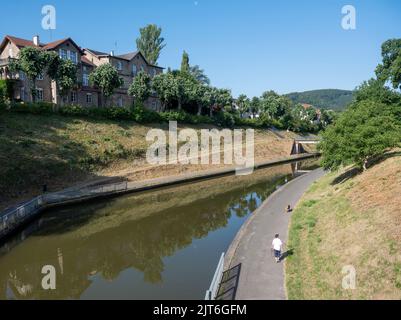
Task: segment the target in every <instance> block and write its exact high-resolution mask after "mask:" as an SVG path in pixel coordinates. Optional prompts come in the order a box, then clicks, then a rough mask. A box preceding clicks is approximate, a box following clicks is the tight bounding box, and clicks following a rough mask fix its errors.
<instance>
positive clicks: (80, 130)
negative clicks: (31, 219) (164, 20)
mask: <svg viewBox="0 0 401 320" xmlns="http://www.w3.org/2000/svg"><path fill="white" fill-rule="evenodd" d="M185 127H189V128H194V129H196V130H199V129H201V128H208V129H211V128H213V126H211V125H203V126H201V125H196V126H195V125H192V126H190V125H187V126H185ZM151 128H161V129H163V130H168V124H152V125H140V124H137V123H135V122H133V121H112V120H100V119H89V118H74V117H66V116H59V115H33V114H19V113H8V112H5V113H1V114H0V177H1V179H0V210H1V209H4V208H5V207H7V206H9V205H12V204H15V203H17V202H19V201H23V200H25V199H29V198H30V197H32V196H34V195H37V194H39V193H41V191H42V186H43V185H44V184H47V186H48V190H49V191H55V190H61V189H63V188H65V187H70V186H75V185H77V184H81V185H82V184H86V183H94V182H101V181H109V180H108V179H109V178H110V177H116V176H118V177H124V178H128V179H129V180H136V181H137V180H145V179H149V178H155V177H160V176H168V175H177V174H180V173H184V172H189V171H198V170H205V169H210V168H211V167H210V166H209V165H165V166H152V165H149V164H147V162H146V159H145V155H146V149H147V147H148V145H149V143H148V142H146V139H145V137H146V134H147V132H148V130H149V129H151ZM179 128H180V129H182V128H183V126H180V127H179ZM280 135H282V137H279V136H278V135H276V134H275V133H273V132H271V131H268V130H255V158H256V159H255V160H256V161H260V160H271V159H275V158H279V157H284V156H287V155H289V153H290V149H291V145H292V138H293V137H294V136H295V135H294V134H293V133H291V132H288V133H287V132H281V133H280ZM213 168H215V167H213Z"/></svg>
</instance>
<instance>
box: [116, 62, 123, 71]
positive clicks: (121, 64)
mask: <svg viewBox="0 0 401 320" xmlns="http://www.w3.org/2000/svg"><path fill="white" fill-rule="evenodd" d="M122 69H123V63H122V62H121V61H117V70H118V71H121V70H122Z"/></svg>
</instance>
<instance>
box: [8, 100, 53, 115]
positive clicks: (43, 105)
mask: <svg viewBox="0 0 401 320" xmlns="http://www.w3.org/2000/svg"><path fill="white" fill-rule="evenodd" d="M54 109H55V105H53V104H52V103H49V102H36V103H14V104H12V105H11V110H13V111H16V112H22V113H33V114H51V113H54Z"/></svg>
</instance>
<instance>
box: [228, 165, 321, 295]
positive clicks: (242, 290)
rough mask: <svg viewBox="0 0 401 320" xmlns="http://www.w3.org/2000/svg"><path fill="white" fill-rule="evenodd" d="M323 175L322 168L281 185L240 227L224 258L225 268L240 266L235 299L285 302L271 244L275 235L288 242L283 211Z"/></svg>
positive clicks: (281, 273)
mask: <svg viewBox="0 0 401 320" xmlns="http://www.w3.org/2000/svg"><path fill="white" fill-rule="evenodd" d="M323 174H324V172H323V170H322V169H316V170H314V171H312V172H309V173H307V174H304V175H302V176H300V177H298V178H296V179H294V180H292V181H290V182H289V183H288V184H286V185H284V186H282V187H281V188H280V189H278V190H277V191H276V192H274V193H273V194H272V195H271V196H270V197H269V198H268V199H267V200H266V201H265V202H264V203H263V204H262V205H261V206H260V207H259V208H258V209H257V210H256V211H255V212H254V213H253V214H252V216H251V217H250V218H249V220H248V221H247V222H246V223H245V224H244V225H243V227H242V228H241V230H240V231H239V233H238V234H237V236H236V237H235V239H234V241H233V243H232V244H231V246H230V248H229V250H228V251H227V255H226V264H227V265H226V266H225V268H226V269H228V267H234V266H236V265H238V264H239V263H241V273H240V277H239V282H238V287H237V293H236V297H235V299H237V300H245V299H257V300H259V299H260V300H262V299H263V300H282V299H286V294H285V285H284V263H283V261H282V262H280V263H276V261H275V260H274V258H273V257H272V254H271V249H270V248H271V243H272V240H273V238H274V235H275V234H276V233H279V234H280V239H281V240H282V241H283V242H286V241H287V231H288V224H289V221H290V215H291V213H285V208H286V207H287V205H288V204H290V205H291V207H294V206H295V205H296V203H297V202H298V201H299V199H300V198H301V196H302V195H303V194H304V192H305V191H306V190H307V189H308V188H309V186H310V185H311V184H312V183H313V182H314V181H315V180H317V179H318V178H319V177H321V176H322V175H323ZM284 251H285V250H284Z"/></svg>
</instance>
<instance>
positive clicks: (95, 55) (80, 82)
mask: <svg viewBox="0 0 401 320" xmlns="http://www.w3.org/2000/svg"><path fill="white" fill-rule="evenodd" d="M28 46H31V47H36V48H39V49H42V50H49V51H56V52H57V53H58V54H59V56H60V58H62V59H69V60H71V61H73V62H74V63H75V64H77V86H76V87H75V88H74V89H73V90H71V92H70V94H69V96H68V97H63V98H62V97H60V95H59V94H58V92H57V87H56V84H55V82H54V81H52V80H51V79H50V78H49V77H48V76H47V75H46V74H44V75H41V76H40V77H38V79H37V81H36V93H37V94H36V98H37V100H38V101H45V102H52V103H55V104H77V105H81V106H86V107H99V106H104V101H102V100H103V99H102V97H101V94H100V91H99V90H98V89H97V88H94V87H92V86H91V85H90V83H89V75H90V73H91V72H92V71H93V70H95V69H96V68H97V67H98V66H100V65H102V64H104V63H111V64H112V65H113V66H115V67H116V69H117V71H118V73H119V75H120V77H121V78H123V80H124V84H123V86H122V87H121V88H118V89H117V90H115V93H114V94H113V96H112V97H110V98H109V99H107V106H111V105H113V106H121V107H122V106H129V105H131V104H132V103H133V98H132V97H130V96H129V95H128V93H127V91H128V87H129V85H130V84H131V83H132V81H133V79H134V77H135V76H136V74H137V73H138V72H139V71H140V70H143V71H145V72H147V73H148V74H149V75H150V76H151V77H154V76H155V75H157V74H159V73H162V72H163V68H161V67H159V66H155V65H152V64H149V63H148V62H147V61H146V59H145V58H144V56H143V55H142V54H141V53H140V52H139V51H137V52H131V53H127V54H123V55H118V56H117V55H114V52H110V54H107V53H104V52H99V51H96V50H91V49H82V48H81V47H80V46H78V45H77V44H76V43H75V42H74V41H73V40H72V39H71V38H66V39H62V40H57V41H53V42H50V43H47V44H45V43H41V42H40V39H39V36H34V37H33V38H32V40H26V39H21V38H17V37H13V36H5V37H4V39H3V41H2V42H1V44H0V79H14V80H16V81H15V86H14V96H13V98H14V99H15V100H16V101H27V102H29V101H31V94H30V85H29V81H28V79H27V78H26V76H25V75H24V73H23V72H19V73H17V74H15V73H13V72H11V71H10V70H9V68H8V66H9V63H10V59H16V58H18V53H19V51H20V50H21V49H22V48H24V47H28ZM145 106H146V107H148V108H151V109H153V110H160V108H161V104H160V101H159V99H158V98H157V97H156V95H155V94H154V93H153V94H152V95H151V97H150V98H149V99H148V101H146V102H145Z"/></svg>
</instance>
